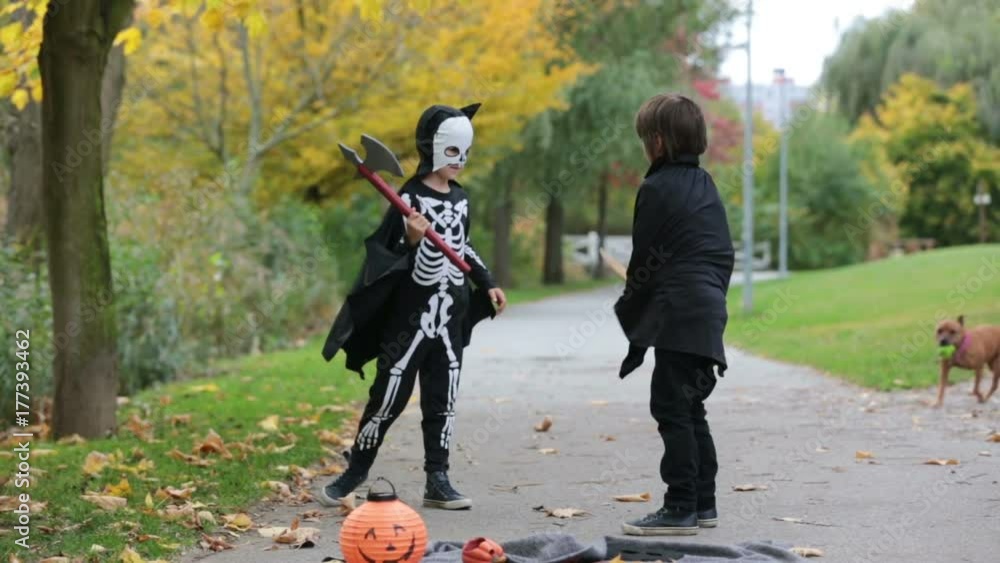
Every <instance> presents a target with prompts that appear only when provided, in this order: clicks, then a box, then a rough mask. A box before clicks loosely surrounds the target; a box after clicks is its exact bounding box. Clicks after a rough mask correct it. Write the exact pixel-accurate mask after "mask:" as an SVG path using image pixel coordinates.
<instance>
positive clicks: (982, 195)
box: [972, 180, 992, 244]
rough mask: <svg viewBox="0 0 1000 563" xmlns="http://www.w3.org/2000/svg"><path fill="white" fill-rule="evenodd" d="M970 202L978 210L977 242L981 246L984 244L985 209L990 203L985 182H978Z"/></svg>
mask: <svg viewBox="0 0 1000 563" xmlns="http://www.w3.org/2000/svg"><path fill="white" fill-rule="evenodd" d="M972 202H973V203H975V204H976V207H978V208H979V242H980V244H982V243H985V242H986V207H987V206H989V204H990V203H992V199H991V198H990V193H989V192H987V191H986V181H985V180H979V184H977V185H976V195H975V197H973V198H972Z"/></svg>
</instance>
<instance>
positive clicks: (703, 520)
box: [698, 507, 719, 528]
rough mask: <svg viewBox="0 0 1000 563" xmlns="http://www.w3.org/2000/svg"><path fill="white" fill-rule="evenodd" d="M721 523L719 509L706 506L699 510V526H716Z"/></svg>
mask: <svg viewBox="0 0 1000 563" xmlns="http://www.w3.org/2000/svg"><path fill="white" fill-rule="evenodd" d="M718 525H719V511H718V510H716V509H715V508H714V507H713V508H706V509H705V510H699V511H698V527H699V528H714V527H716V526H718Z"/></svg>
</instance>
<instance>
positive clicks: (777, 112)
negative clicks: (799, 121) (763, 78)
mask: <svg viewBox="0 0 1000 563" xmlns="http://www.w3.org/2000/svg"><path fill="white" fill-rule="evenodd" d="M782 79H784V80H785V81H786V85H785V88H787V96H788V111H789V115H792V114H793V112H794V111H795V108H797V107H798V106H800V105H802V104H805V103H807V102H808V101H809V98H810V88H807V87H805V86H799V85H797V84H795V79H793V78H791V77H785V76H784V72H783V71H780V69H779V70H776V71H775V73H774V80H773V81H772V82H771V83H770V84H754V85H753V86H752V91H753V107H754V111H755V112H759V113H760V114H761V115H763V116H764V119H766V120H767V121H768V122H769V123H771V125H774V126H775V127H777V126H778V125H779V122H780V116H781V81H782ZM720 90H721V91H722V95H723V96H725V97H726V98H728V99H730V100H732V101H733V102H734V103H736V105H738V106H739V108H740V114H741V115H742V113H743V108H744V107H745V105H746V92H747V86H746V83H745V82H741V83H738V84H733V83H732V82H730V81H729V80H726V79H723V80H722V81H721V82H720Z"/></svg>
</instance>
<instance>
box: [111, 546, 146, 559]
mask: <svg viewBox="0 0 1000 563" xmlns="http://www.w3.org/2000/svg"><path fill="white" fill-rule="evenodd" d="M118 560H119V561H121V562H122V563H146V560H145V559H143V558H142V556H141V555H139V554H138V553H137V552H136V551H135V550H134V549H132V548H131V547H128V546H126V547H125V549H123V550H122V552H121V554H120V555H119V556H118Z"/></svg>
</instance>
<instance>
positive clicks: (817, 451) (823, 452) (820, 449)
mask: <svg viewBox="0 0 1000 563" xmlns="http://www.w3.org/2000/svg"><path fill="white" fill-rule="evenodd" d="M828 451H830V448H824V447H823V446H819V447H817V448H816V453H818V454H825V453H826V452H828Z"/></svg>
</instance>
